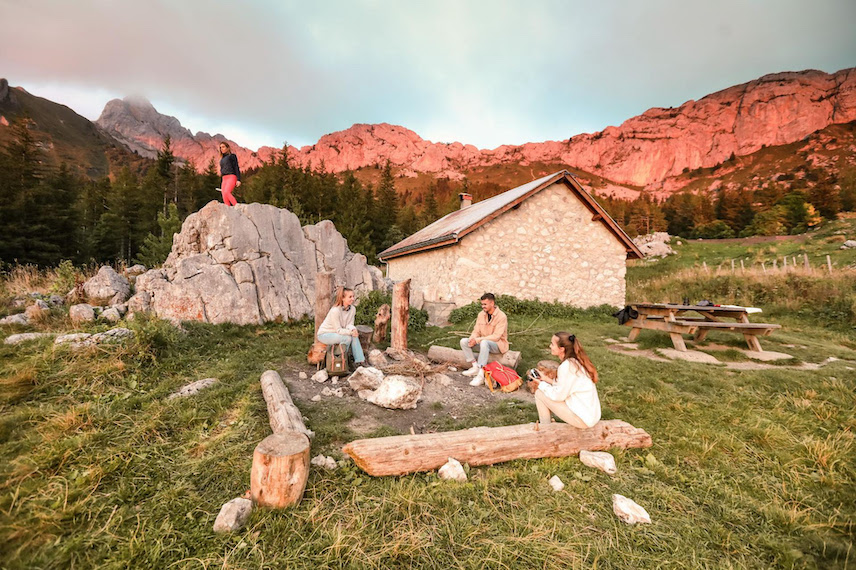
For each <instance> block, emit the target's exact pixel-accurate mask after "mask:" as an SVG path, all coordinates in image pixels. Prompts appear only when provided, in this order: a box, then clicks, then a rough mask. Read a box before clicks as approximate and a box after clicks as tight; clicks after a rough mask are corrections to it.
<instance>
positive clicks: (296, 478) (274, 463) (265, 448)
mask: <svg viewBox="0 0 856 570" xmlns="http://www.w3.org/2000/svg"><path fill="white" fill-rule="evenodd" d="M308 475H309V438H308V437H306V435H305V434H302V433H297V432H283V433H275V434H273V435H269V436H268V437H266V438H265V439H263V440H262V441H261V443H259V444H258V445H257V446H256V450H255V452H253V468H252V471H251V472H250V495H251V496H252V498H253V501H255V503H256V504H257V505H261V506H263V507H271V508H275V509H281V508H285V507H288V506H290V505H295V504H297V503H299V502H300V499H302V498H303V491H304V490H305V489H306V478H307V476H308Z"/></svg>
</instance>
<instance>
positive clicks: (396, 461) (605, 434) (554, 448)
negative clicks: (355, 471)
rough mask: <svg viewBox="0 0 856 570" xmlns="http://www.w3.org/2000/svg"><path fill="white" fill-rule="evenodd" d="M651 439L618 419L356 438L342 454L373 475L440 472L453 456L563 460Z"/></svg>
mask: <svg viewBox="0 0 856 570" xmlns="http://www.w3.org/2000/svg"><path fill="white" fill-rule="evenodd" d="M650 446H651V436H650V435H648V433H647V432H645V430H642V429H638V428H635V427H633V426H632V425H630V424H628V423H627V422H623V421H621V420H605V421H600V422H598V423H597V424H595V426H594V427H592V428H589V429H578V428H575V427H573V426H569V425H568V424H565V423H552V424H550V425H549V426H541V425H539V424H523V425H514V426H505V427H495V428H490V427H477V428H471V429H465V430H459V431H451V432H444V433H426V434H418V435H397V436H391V437H379V438H375V439H360V440H356V441H352V442H351V443H349V444H347V445H346V446H345V447H344V448H343V449H342V451H344V452H345V453H347V454H348V455H350V456H351V458H353V460H354V462H356V464H357V465H358V466H359V467H360V468H361V469H362V470H363V471H365V472H366V473H368V474H369V475H373V476H376V477H379V476H384V475H404V474H406V473H413V472H415V471H432V470H434V469H438V468H439V467H441V466H442V465H444V464H445V463H446V461H448V459H449V457H454V458H455V459H457V460H458V461H460V462H461V463H469V464H470V465H493V464H494V463H502V462H503V461H511V460H513V459H536V458H541V457H567V456H569V455H576V454H578V453H579V452H580V451H581V450H583V449H585V450H588V451H604V450H607V449H610V448H613V447H615V448H619V449H628V448H634V447H650Z"/></svg>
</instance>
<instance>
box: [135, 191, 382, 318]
mask: <svg viewBox="0 0 856 570" xmlns="http://www.w3.org/2000/svg"><path fill="white" fill-rule="evenodd" d="M319 271H332V272H334V274H335V281H336V282H337V283H339V284H343V285H345V286H347V287H350V288H352V289H355V290H356V291H357V293H360V292H368V291H373V290H376V289H380V288H382V287H383V277H382V274H381V272H380V270H379V269H377V268H376V267H372V266H369V265H368V264H367V263H366V258H365V256H363V255H361V254H355V253H352V252H351V251H350V250H349V249H348V244H347V241H346V240H345V239H344V238H343V237H342V235H341V234H340V233H339V232H338V231H336V228H335V227H334V226H333V223H332V222H330V221H328V220H325V221H322V222H319V223H318V224H315V225H314V226H306V227H303V228H301V226H300V221H299V220H298V218H297V216H295V215H294V214H292V213H291V212H289V211H288V210H284V209H280V208H276V207H275V206H269V205H265V204H238V205H237V206H235V207H228V206H226V205H224V204H220V203H218V202H211V203H209V204H208V205H207V206H205V207H204V208H202V209H201V210H199V211H198V212H196V213H195V214H192V215H190V216H188V217H187V219H186V220H185V221H184V224H183V225H182V228H181V232H180V233H178V234H176V235H175V237H174V239H173V245H172V251H171V253H170V254H169V257H168V258H167V260H166V262H165V263H164V266H163V268H162V269H153V270H150V271H147V272H146V273H144V274H142V275H140V276H139V277H137V281H136V290H137V295H140V294H142V293H147V294H148V296H149V297H148V298H149V300H150V307H151V310H152V311H153V312H154V313H155V314H156V315H157V316H158V317H161V318H165V319H170V320H173V321H183V320H193V321H203V322H210V323H227V322H228V323H236V324H260V323H264V322H268V321H275V320H287V319H298V318H301V317H304V316H307V315H312V314H313V310H314V303H315V274H316V273H317V272H319ZM134 301H135V302H134V303H133V305H145V304H146V303H143V302H139V303H138V301H142V299H135V300H134Z"/></svg>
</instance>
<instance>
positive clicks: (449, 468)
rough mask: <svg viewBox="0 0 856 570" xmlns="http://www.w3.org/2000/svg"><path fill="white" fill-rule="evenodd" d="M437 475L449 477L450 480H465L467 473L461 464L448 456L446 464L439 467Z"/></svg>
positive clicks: (443, 477)
mask: <svg viewBox="0 0 856 570" xmlns="http://www.w3.org/2000/svg"><path fill="white" fill-rule="evenodd" d="M437 475H439V476H440V479H449V480H452V481H466V480H467V473H466V472H465V471H464V467H463V465H461V462H460V461H458V460H457V459H455V458H454V457H450V458H449V460H448V461H447V462H446V464H445V465H443V466H442V467H440V470H439V471H437Z"/></svg>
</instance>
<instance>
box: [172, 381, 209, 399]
mask: <svg viewBox="0 0 856 570" xmlns="http://www.w3.org/2000/svg"><path fill="white" fill-rule="evenodd" d="M216 383H217V379H216V378H203V379H202V380H197V381H196V382H191V383H190V384H186V385H184V386H182V387H181V388H179V389H178V390H176V391H175V392H173V393H172V394H170V395H169V396H167V398H166V399H167V400H172V399H175V398H185V397H187V396H193V395H195V394H198V393H199V392H200V391H201V390H204V389H205V388H208V387H210V386H213V385H214V384H216Z"/></svg>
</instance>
